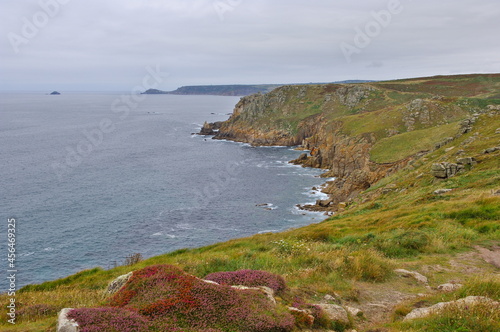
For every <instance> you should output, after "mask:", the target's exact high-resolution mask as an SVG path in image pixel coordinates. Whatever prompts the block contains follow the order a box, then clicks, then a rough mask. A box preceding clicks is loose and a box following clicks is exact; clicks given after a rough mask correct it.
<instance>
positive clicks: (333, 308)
mask: <svg viewBox="0 0 500 332" xmlns="http://www.w3.org/2000/svg"><path fill="white" fill-rule="evenodd" d="M316 306H318V307H320V308H321V309H322V310H323V312H324V313H325V314H326V316H327V317H328V319H330V320H332V321H335V322H339V323H341V324H345V325H347V324H349V315H348V314H347V311H346V310H345V309H344V308H343V307H341V306H339V305H336V304H324V303H319V304H316Z"/></svg>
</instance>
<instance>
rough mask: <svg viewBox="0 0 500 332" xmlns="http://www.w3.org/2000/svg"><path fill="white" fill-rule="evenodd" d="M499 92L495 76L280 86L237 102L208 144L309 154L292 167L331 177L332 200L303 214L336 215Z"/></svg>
mask: <svg viewBox="0 0 500 332" xmlns="http://www.w3.org/2000/svg"><path fill="white" fill-rule="evenodd" d="M499 90H500V74H488V75H459V76H436V77H428V78H417V79H409V80H397V81H388V82H376V83H374V82H370V83H363V84H320V85H302V86H301V85H292V86H283V87H280V88H277V89H275V90H273V91H271V92H269V93H266V94H260V93H259V94H254V95H250V96H246V97H243V98H241V100H240V101H239V102H238V104H237V105H236V107H235V109H234V112H233V114H232V115H231V117H230V118H229V119H228V120H227V121H225V122H223V123H222V124H221V125H220V130H219V132H218V133H217V134H216V135H215V136H214V138H215V139H228V140H233V141H238V142H246V143H250V144H252V145H255V146H266V145H267V146H269V145H285V146H299V147H300V148H302V149H305V150H307V152H308V153H305V154H303V155H301V157H300V158H298V159H297V160H294V161H293V162H294V163H296V164H301V165H304V166H308V167H317V168H324V169H325V174H324V176H325V177H335V180H334V181H333V182H329V183H328V185H327V186H326V187H325V189H324V192H325V193H328V194H330V198H329V199H328V200H324V201H318V202H317V203H316V205H314V206H308V207H307V208H309V209H314V210H325V211H335V210H337V209H338V208H339V203H341V204H340V206H341V207H343V206H345V205H348V204H349V202H350V201H351V200H352V199H353V198H354V197H356V196H357V195H358V194H359V193H360V192H362V191H364V190H366V189H368V188H369V187H370V186H372V185H373V184H374V183H376V182H377V181H379V180H380V179H382V178H384V177H386V176H388V175H390V174H393V173H394V172H395V171H397V170H399V169H400V168H402V167H404V166H406V165H407V164H408V163H409V162H411V161H412V160H414V159H416V158H419V157H421V156H423V155H425V154H426V153H428V152H430V151H433V150H435V149H436V148H438V147H440V146H443V145H444V144H447V143H448V142H450V141H452V140H453V139H455V138H457V137H458V136H460V135H461V134H463V133H465V132H467V122H466V121H465V120H466V119H469V118H471V117H473V116H474V114H479V113H482V112H485V111H487V110H488V105H490V104H492V107H495V105H498V104H500V95H499V93H498V91H499ZM464 121H465V122H464Z"/></svg>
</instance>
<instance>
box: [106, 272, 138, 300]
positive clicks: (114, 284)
mask: <svg viewBox="0 0 500 332" xmlns="http://www.w3.org/2000/svg"><path fill="white" fill-rule="evenodd" d="M130 277H132V272H129V273H127V274H124V275H121V276H119V277H118V278H116V279H115V280H113V281H111V282H110V283H109V285H108V288H106V291H105V292H104V295H105V296H109V295H113V294H115V293H116V292H118V291H119V290H120V288H122V287H123V286H124V285H125V284H126V283H127V281H129V279H130Z"/></svg>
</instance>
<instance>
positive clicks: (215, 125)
mask: <svg viewBox="0 0 500 332" xmlns="http://www.w3.org/2000/svg"><path fill="white" fill-rule="evenodd" d="M221 124H222V121H217V122H210V123H209V122H206V121H205V123H204V124H203V127H202V128H201V130H200V132H199V133H198V134H199V135H215V134H217V133H218V132H219V129H220V126H221Z"/></svg>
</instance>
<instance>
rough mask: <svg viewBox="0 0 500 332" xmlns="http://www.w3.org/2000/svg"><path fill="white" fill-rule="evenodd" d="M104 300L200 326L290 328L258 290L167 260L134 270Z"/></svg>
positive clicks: (181, 324)
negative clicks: (223, 281) (208, 276)
mask: <svg viewBox="0 0 500 332" xmlns="http://www.w3.org/2000/svg"><path fill="white" fill-rule="evenodd" d="M109 303H110V305H111V306H118V307H124V308H128V309H132V310H135V311H137V312H139V313H140V314H142V315H144V316H147V317H149V318H151V319H153V320H155V321H159V320H166V321H168V322H172V324H174V325H175V326H177V327H188V328H192V329H194V330H200V331H207V330H208V329H210V328H212V329H221V330H222V331H240V330H241V331H262V332H263V331H289V330H291V329H292V327H293V325H294V319H293V317H292V316H291V315H290V314H289V313H288V312H286V311H285V310H281V308H280V307H276V306H274V305H273V304H271V303H270V302H269V300H268V299H267V297H266V296H265V295H264V294H263V293H262V292H259V291H254V290H245V291H242V290H236V289H234V288H231V287H230V286H228V285H217V284H213V283H208V282H206V281H203V280H201V279H198V278H196V277H194V276H192V275H189V274H186V273H185V272H183V271H181V270H179V269H178V268H176V267H174V266H170V265H154V266H149V267H146V268H144V269H142V270H138V271H135V272H134V274H133V275H132V277H131V278H130V280H129V282H128V283H127V284H126V285H125V286H124V288H122V289H121V290H120V291H119V292H118V293H117V294H115V296H113V297H112V298H111V299H110V302H109Z"/></svg>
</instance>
